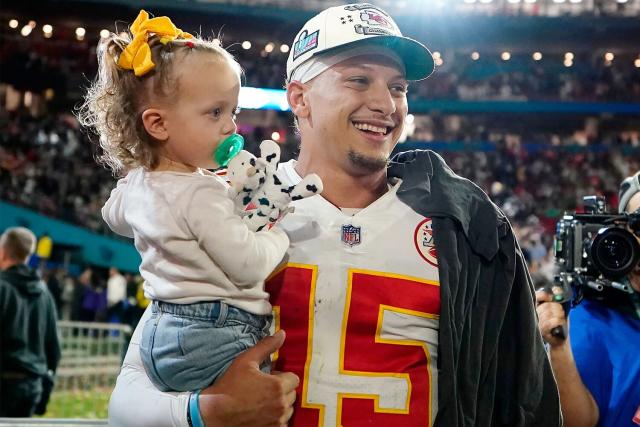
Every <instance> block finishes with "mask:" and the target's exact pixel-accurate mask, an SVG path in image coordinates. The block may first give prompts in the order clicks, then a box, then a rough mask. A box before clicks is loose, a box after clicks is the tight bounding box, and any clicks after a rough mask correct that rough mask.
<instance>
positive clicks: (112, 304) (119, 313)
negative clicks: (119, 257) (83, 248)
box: [107, 267, 127, 323]
mask: <svg viewBox="0 0 640 427" xmlns="http://www.w3.org/2000/svg"><path fill="white" fill-rule="evenodd" d="M126 299H127V280H126V279H125V278H124V276H123V275H122V274H120V272H119V271H118V269H117V268H115V267H111V268H110V269H109V279H108V280H107V321H109V322H112V323H121V322H122V319H123V317H124V311H125V305H126Z"/></svg>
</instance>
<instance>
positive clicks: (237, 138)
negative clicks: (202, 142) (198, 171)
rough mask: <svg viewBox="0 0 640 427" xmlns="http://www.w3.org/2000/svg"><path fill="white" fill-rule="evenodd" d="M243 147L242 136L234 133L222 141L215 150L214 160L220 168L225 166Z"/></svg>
mask: <svg viewBox="0 0 640 427" xmlns="http://www.w3.org/2000/svg"><path fill="white" fill-rule="evenodd" d="M242 147H244V138H243V137H242V135H239V134H237V133H234V134H233V135H229V136H228V137H226V138H225V139H224V141H222V143H221V144H220V145H219V146H218V148H217V149H216V152H215V153H214V159H215V161H216V163H218V164H219V165H220V166H221V167H225V166H227V163H229V160H231V159H232V158H233V157H234V156H235V155H236V154H238V153H239V152H240V150H242Z"/></svg>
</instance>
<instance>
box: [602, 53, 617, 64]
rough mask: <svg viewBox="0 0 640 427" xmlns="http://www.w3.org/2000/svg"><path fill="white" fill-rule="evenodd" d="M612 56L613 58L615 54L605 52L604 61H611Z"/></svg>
mask: <svg viewBox="0 0 640 427" xmlns="http://www.w3.org/2000/svg"><path fill="white" fill-rule="evenodd" d="M613 58H615V55H614V54H613V53H611V52H607V53H605V54H604V59H605V61H609V62H611V61H613Z"/></svg>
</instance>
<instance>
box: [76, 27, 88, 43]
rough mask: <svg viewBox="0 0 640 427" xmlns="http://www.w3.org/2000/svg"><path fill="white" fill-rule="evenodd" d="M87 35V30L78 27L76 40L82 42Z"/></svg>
mask: <svg viewBox="0 0 640 427" xmlns="http://www.w3.org/2000/svg"><path fill="white" fill-rule="evenodd" d="M86 34H87V30H85V29H84V28H82V27H78V28H76V39H78V41H82V40H84V36H85V35H86Z"/></svg>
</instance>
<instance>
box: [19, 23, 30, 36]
mask: <svg viewBox="0 0 640 427" xmlns="http://www.w3.org/2000/svg"><path fill="white" fill-rule="evenodd" d="M32 30H33V28H31V27H30V26H29V25H25V26H24V27H22V29H21V30H20V34H22V36H23V37H27V36H28V35H29V34H31V31H32Z"/></svg>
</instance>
